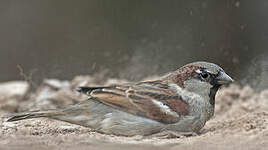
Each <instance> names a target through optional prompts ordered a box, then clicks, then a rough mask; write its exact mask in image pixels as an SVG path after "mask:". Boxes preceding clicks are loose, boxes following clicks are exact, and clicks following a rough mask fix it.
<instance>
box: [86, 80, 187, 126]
mask: <svg viewBox="0 0 268 150" xmlns="http://www.w3.org/2000/svg"><path fill="white" fill-rule="evenodd" d="M90 95H91V96H92V97H95V98H97V99H98V100H100V101H101V102H102V103H104V104H106V105H109V106H111V107H115V108H117V109H119V110H122V111H125V112H128V113H131V114H134V115H137V116H142V117H146V118H150V119H153V120H156V121H159V122H162V123H167V124H168V123H175V122H177V121H178V120H179V119H180V116H181V115H187V114H188V104H187V103H186V102H184V101H183V100H181V99H180V97H179V96H178V95H176V94H175V93H174V92H173V91H171V90H170V89H168V85H167V82H165V81H164V82H161V81H160V80H156V81H144V82H140V83H137V84H134V85H118V86H113V87H106V88H101V89H95V90H93V91H92V92H91V93H90ZM157 102H160V103H159V104H162V105H161V106H162V107H160V106H159V105H157V104H158V103H157ZM165 108H169V109H170V110H169V111H166V109H165Z"/></svg>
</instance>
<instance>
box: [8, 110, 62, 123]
mask: <svg viewBox="0 0 268 150" xmlns="http://www.w3.org/2000/svg"><path fill="white" fill-rule="evenodd" d="M55 114H57V111H55V110H44V111H30V112H22V113H17V114H14V115H12V116H10V117H9V118H8V119H7V120H6V121H7V122H11V121H18V120H23V119H31V118H40V117H50V116H52V115H55Z"/></svg>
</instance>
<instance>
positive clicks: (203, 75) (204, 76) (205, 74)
mask: <svg viewBox="0 0 268 150" xmlns="http://www.w3.org/2000/svg"><path fill="white" fill-rule="evenodd" d="M200 75H201V77H202V78H203V79H206V78H208V76H209V74H208V73H207V72H205V71H202V72H201V73H200Z"/></svg>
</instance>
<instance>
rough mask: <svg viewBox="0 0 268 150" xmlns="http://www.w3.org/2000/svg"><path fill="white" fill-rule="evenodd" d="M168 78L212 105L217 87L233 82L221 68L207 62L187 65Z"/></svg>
mask: <svg viewBox="0 0 268 150" xmlns="http://www.w3.org/2000/svg"><path fill="white" fill-rule="evenodd" d="M169 77H170V79H171V80H172V82H173V83H175V84H177V85H178V86H180V87H181V88H183V89H185V90H187V91H190V92H194V93H196V94H199V95H200V96H202V97H207V98H209V99H210V103H211V104H213V105H214V101H215V94H216V92H217V90H218V89H219V87H220V86H221V85H224V84H228V83H231V82H233V79H232V78H231V77H230V76H228V75H227V74H226V73H225V72H224V70H223V69H222V68H221V67H219V66H218V65H216V64H213V63H209V62H193V63H190V64H187V65H185V66H183V67H181V68H179V69H178V70H177V71H175V72H174V73H172V74H170V76H169Z"/></svg>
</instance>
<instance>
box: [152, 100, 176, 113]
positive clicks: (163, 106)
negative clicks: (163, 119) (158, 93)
mask: <svg viewBox="0 0 268 150" xmlns="http://www.w3.org/2000/svg"><path fill="white" fill-rule="evenodd" d="M152 102H153V103H154V104H155V105H157V106H158V107H159V108H160V110H161V111H162V112H164V113H166V114H168V115H172V116H175V117H179V116H178V114H177V113H176V112H174V111H172V110H171V109H170V108H169V107H168V106H167V105H165V104H163V103H162V102H160V101H157V100H152Z"/></svg>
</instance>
